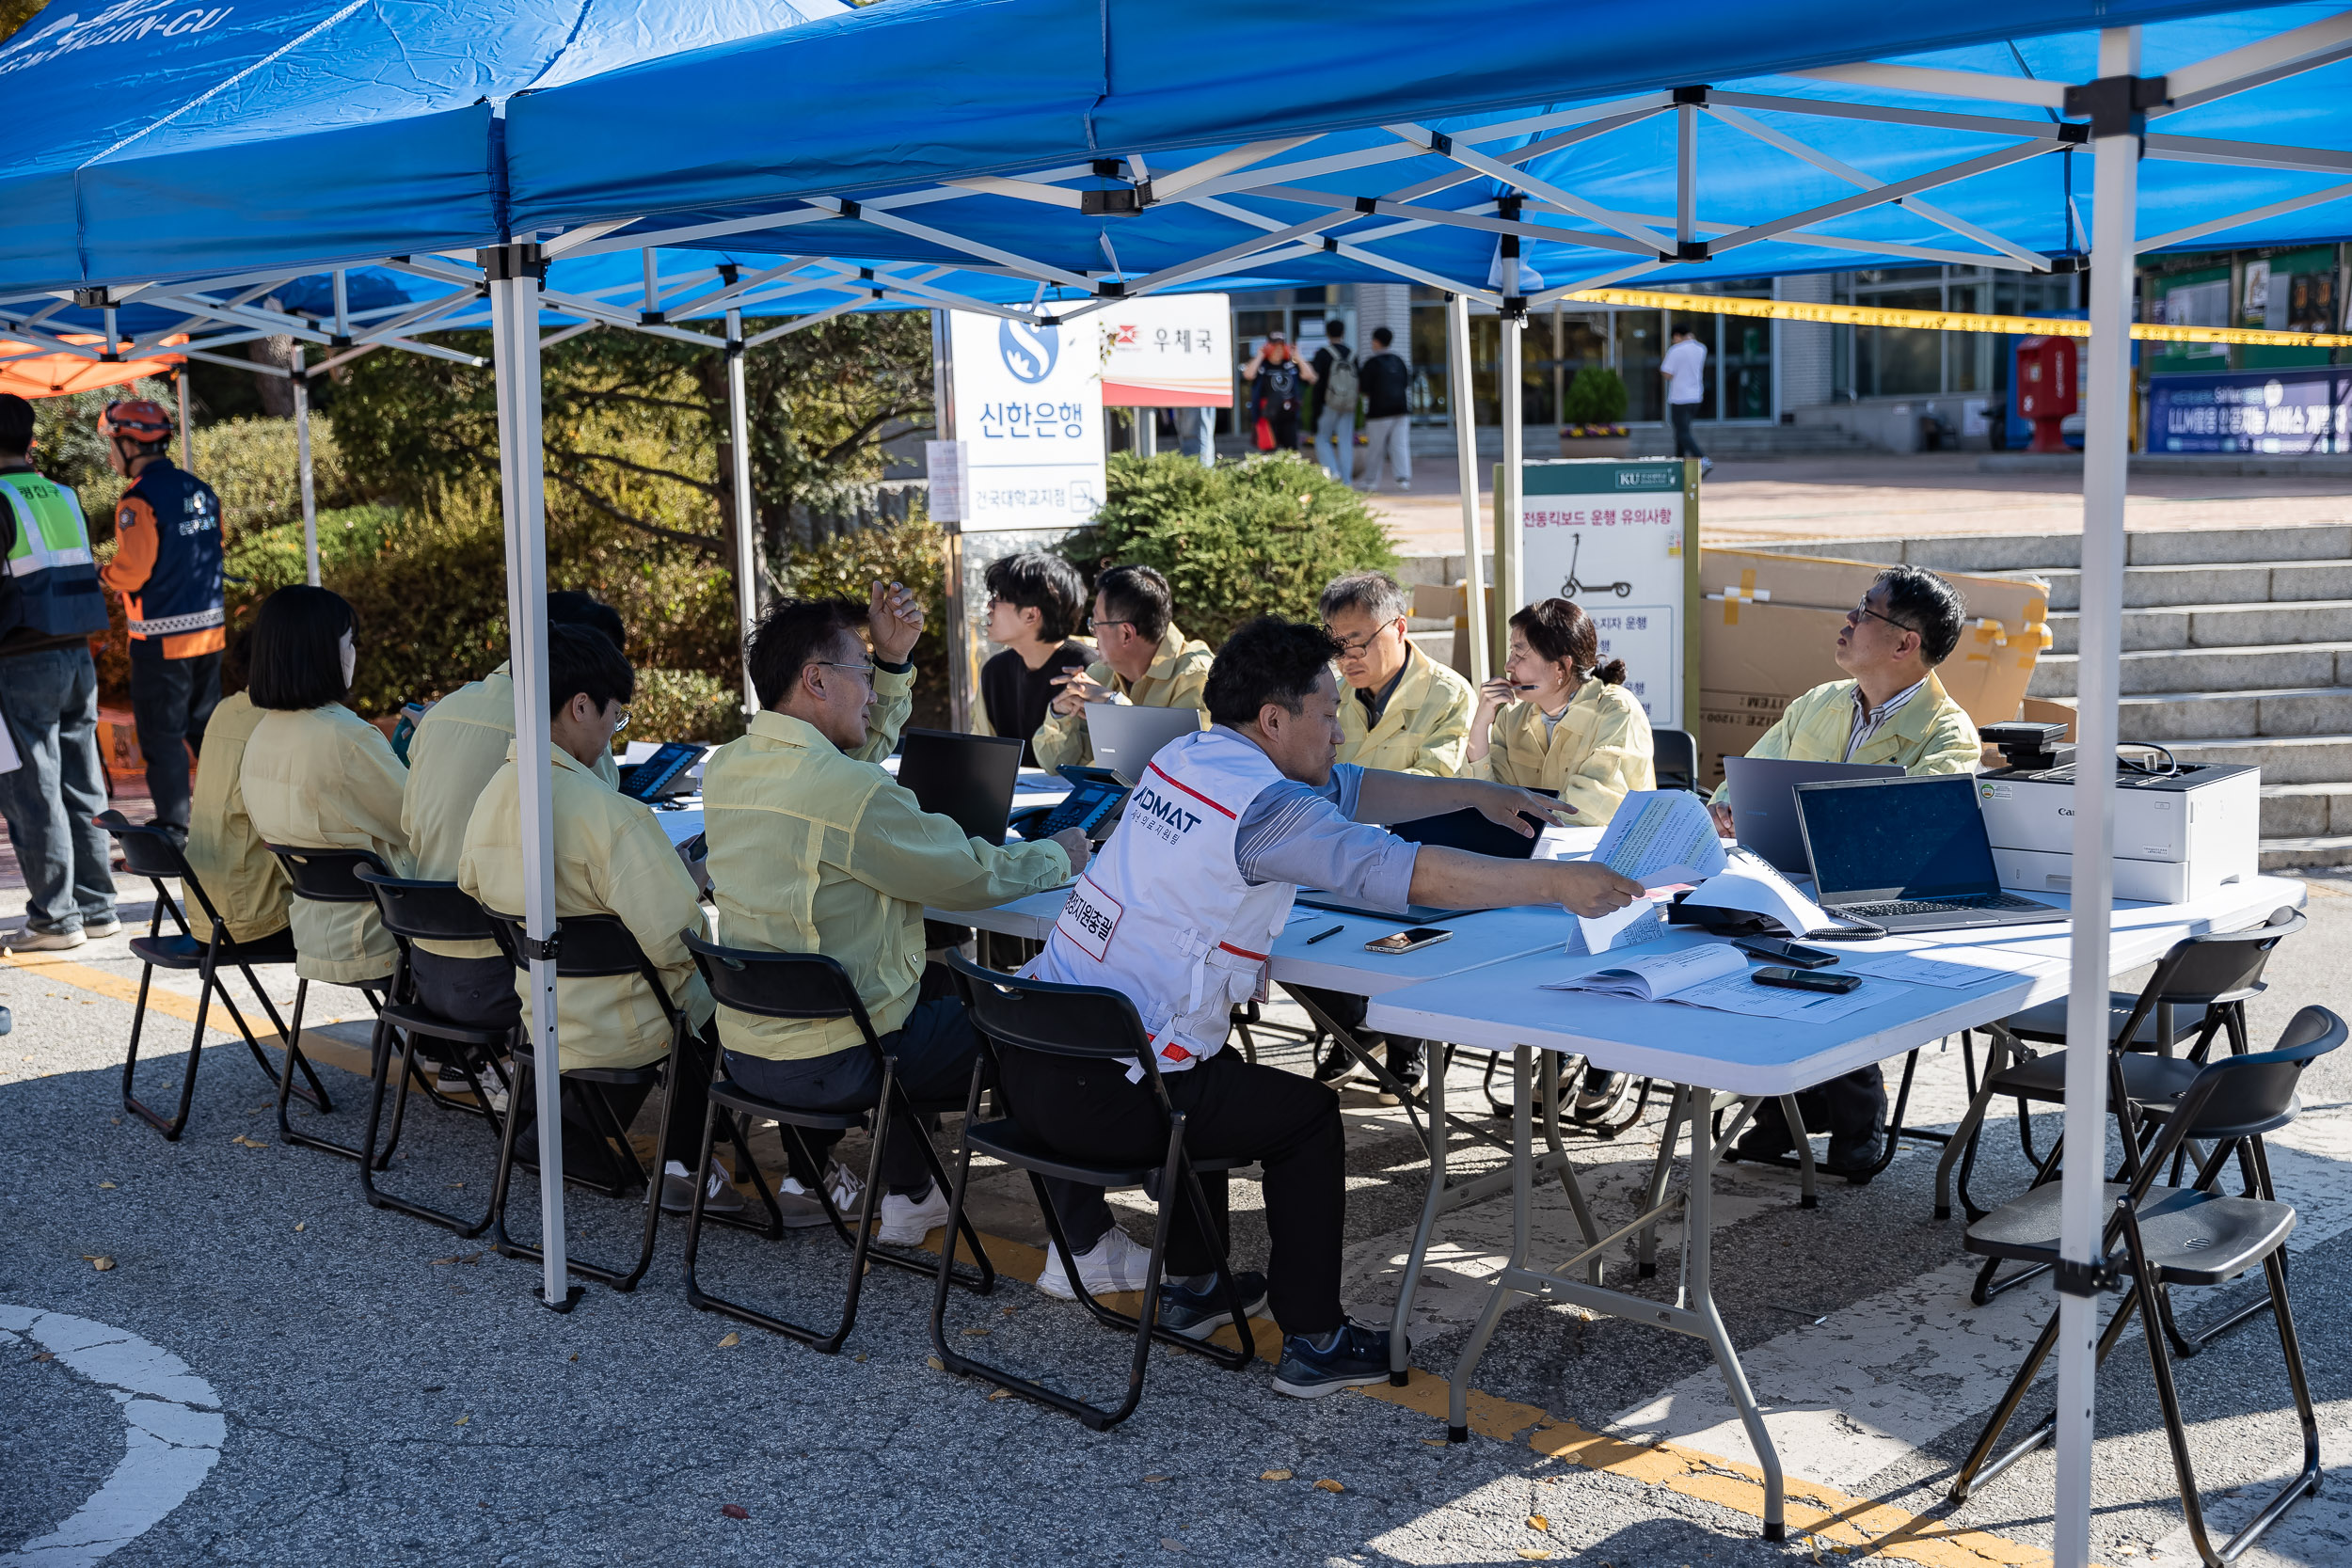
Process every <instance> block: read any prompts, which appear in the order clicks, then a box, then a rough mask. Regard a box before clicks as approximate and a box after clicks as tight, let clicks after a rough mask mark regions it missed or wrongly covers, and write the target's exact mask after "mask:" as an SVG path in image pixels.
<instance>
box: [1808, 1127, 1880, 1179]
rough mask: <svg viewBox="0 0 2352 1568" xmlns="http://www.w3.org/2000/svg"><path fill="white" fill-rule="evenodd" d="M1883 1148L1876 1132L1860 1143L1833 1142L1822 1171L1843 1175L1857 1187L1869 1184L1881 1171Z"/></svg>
mask: <svg viewBox="0 0 2352 1568" xmlns="http://www.w3.org/2000/svg"><path fill="white" fill-rule="evenodd" d="M1883 1149H1884V1145H1883V1143H1882V1142H1881V1141H1880V1138H1879V1134H1877V1133H1876V1132H1873V1133H1871V1134H1870V1135H1869V1136H1868V1137H1867V1138H1864V1139H1862V1140H1861V1141H1860V1142H1858V1143H1851V1144H1832V1145H1831V1146H1830V1150H1829V1158H1828V1159H1826V1160H1823V1161H1822V1162H1821V1173H1822V1174H1823V1175H1825V1176H1842V1177H1844V1178H1845V1179H1846V1180H1848V1181H1849V1182H1851V1184H1852V1185H1854V1186H1857V1187H1861V1186H1867V1185H1868V1184H1869V1180H1870V1178H1872V1177H1874V1176H1876V1175H1877V1174H1878V1173H1879V1168H1878V1167H1879V1156H1880V1155H1881V1153H1882V1152H1883Z"/></svg>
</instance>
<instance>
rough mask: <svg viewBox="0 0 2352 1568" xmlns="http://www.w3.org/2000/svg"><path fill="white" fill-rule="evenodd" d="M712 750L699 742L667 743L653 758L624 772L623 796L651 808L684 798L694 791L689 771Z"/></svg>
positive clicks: (678, 741) (677, 741) (659, 748)
mask: <svg viewBox="0 0 2352 1568" xmlns="http://www.w3.org/2000/svg"><path fill="white" fill-rule="evenodd" d="M709 750H710V748H709V747H707V746H706V745H704V744H702V743H701V742H700V741H697V740H665V741H663V742H662V743H661V744H660V746H658V747H656V748H655V749H654V753H653V755H651V756H649V757H647V758H646V759H645V760H644V761H643V762H641V763H639V764H638V765H637V766H636V767H634V768H625V769H623V770H622V777H621V793H622V794H624V795H626V796H628V798H629V799H630V800H643V801H644V802H645V803H646V804H647V805H651V804H653V803H654V802H655V801H656V800H668V799H669V798H670V797H671V796H673V795H684V794H686V793H688V792H689V791H690V790H691V788H692V781H691V780H690V779H688V778H687V776H686V771H687V769H688V768H691V767H693V766H694V764H696V763H698V762H700V761H701V760H702V759H703V755H704V753H705V752H708V751H709Z"/></svg>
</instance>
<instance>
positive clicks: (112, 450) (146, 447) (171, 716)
mask: <svg viewBox="0 0 2352 1568" xmlns="http://www.w3.org/2000/svg"><path fill="white" fill-rule="evenodd" d="M98 434H99V435H101V436H104V437H105V440H106V461H107V463H108V464H109V465H110V466H111V467H113V468H114V471H115V472H117V473H119V474H120V475H122V476H123V477H124V478H125V479H128V480H129V481H130V482H131V487H130V488H129V489H128V490H125V491H124V492H123V493H122V499H121V500H120V501H119V502H117V503H116V505H115V540H116V544H115V558H114V559H113V560H112V561H110V562H107V563H106V564H105V566H104V567H103V569H102V570H101V571H100V572H99V574H98V577H99V580H100V581H101V582H103V583H104V584H105V585H106V586H107V587H108V588H110V589H112V590H113V591H114V592H116V593H118V594H121V595H122V612H123V617H124V619H126V620H127V621H129V622H130V626H131V716H132V718H133V719H134V720H135V721H137V724H138V734H139V752H140V754H141V755H142V756H144V757H145V758H146V759H147V792H148V795H149V797H150V798H151V801H152V803H153V809H154V813H155V815H154V816H152V817H151V818H150V820H151V821H152V822H153V823H154V824H155V825H156V826H157V827H159V828H162V829H164V830H165V831H166V832H169V833H170V834H171V835H172V836H173V837H174V838H177V839H178V840H180V841H181V842H182V843H183V844H184V843H186V842H187V837H188V795H189V790H188V754H189V752H190V751H191V750H198V751H200V750H202V748H203V745H204V723H205V721H206V720H208V719H210V718H211V717H212V715H213V708H214V707H215V705H217V704H218V703H219V702H220V651H221V649H222V647H223V646H225V645H226V642H227V640H228V638H227V632H226V631H225V629H224V628H225V626H226V625H227V618H226V616H225V614H224V612H223V609H222V605H221V576H220V557H221V543H222V541H221V522H220V498H219V497H218V496H216V495H215V494H214V493H213V487H212V486H211V485H209V484H207V483H204V482H203V481H202V480H200V479H199V478H197V477H196V476H195V475H194V474H191V473H186V472H183V470H182V469H181V468H180V467H177V466H176V465H175V464H174V463H173V462H172V461H171V459H170V457H169V456H167V454H166V450H165V448H166V443H167V442H168V441H169V440H170V439H171V416H170V415H169V414H167V413H166V412H164V409H163V406H162V405H161V404H156V403H151V402H150V401H149V400H147V399H145V398H135V399H133V400H132V401H130V402H128V403H110V404H107V405H106V411H105V413H103V414H102V415H100V416H99V420H98Z"/></svg>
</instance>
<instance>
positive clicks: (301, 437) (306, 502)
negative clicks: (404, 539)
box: [293, 343, 319, 588]
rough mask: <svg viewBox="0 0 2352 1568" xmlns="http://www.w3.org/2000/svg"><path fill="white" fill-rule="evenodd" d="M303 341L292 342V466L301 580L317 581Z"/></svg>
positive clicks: (315, 514) (315, 495)
mask: <svg viewBox="0 0 2352 1568" xmlns="http://www.w3.org/2000/svg"><path fill="white" fill-rule="evenodd" d="M303 358H304V355H303V349H302V345H301V344H300V343H296V344H294V376H293V381H294V467H296V468H298V469H299V470H301V480H302V563H303V569H304V572H305V574H306V575H305V576H304V578H303V579H302V580H303V581H305V582H307V583H309V584H310V586H311V587H313V588H316V587H317V586H318V585H319V507H318V493H317V487H316V486H315V485H314V484H313V483H311V479H310V377H309V376H307V375H305V374H303V373H302V361H303Z"/></svg>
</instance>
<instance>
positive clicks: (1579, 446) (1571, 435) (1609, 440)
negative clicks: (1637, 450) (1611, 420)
mask: <svg viewBox="0 0 2352 1568" xmlns="http://www.w3.org/2000/svg"><path fill="white" fill-rule="evenodd" d="M1586 431H1590V432H1591V434H1589V435H1587V434H1585V433H1584V432H1586ZM1604 431H1606V432H1607V433H1606V434H1603V432H1604ZM1632 445H1633V437H1632V436H1629V434H1627V432H1626V428H1625V426H1623V425H1618V426H1615V427H1614V428H1613V429H1611V428H1610V427H1607V426H1601V425H1586V426H1581V427H1580V426H1577V425H1565V426H1563V427H1562V428H1561V431H1560V455H1561V456H1563V457H1630V456H1632V455H1633V453H1632V451H1631V448H1632Z"/></svg>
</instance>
